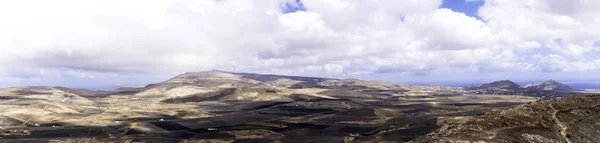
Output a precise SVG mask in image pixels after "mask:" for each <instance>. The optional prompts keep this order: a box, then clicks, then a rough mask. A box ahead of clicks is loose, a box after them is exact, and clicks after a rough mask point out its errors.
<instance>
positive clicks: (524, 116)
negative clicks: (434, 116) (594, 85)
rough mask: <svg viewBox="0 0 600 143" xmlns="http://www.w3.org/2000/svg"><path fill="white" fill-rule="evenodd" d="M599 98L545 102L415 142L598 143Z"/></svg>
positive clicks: (577, 98) (504, 111)
mask: <svg viewBox="0 0 600 143" xmlns="http://www.w3.org/2000/svg"><path fill="white" fill-rule="evenodd" d="M599 105H600V95H591V96H578V97H569V98H565V99H560V100H544V101H539V102H535V103H532V104H525V105H522V106H518V107H514V108H510V109H505V110H501V111H497V112H492V113H489V114H486V115H484V116H481V117H478V118H475V119H472V120H469V121H467V122H466V123H465V124H460V125H451V126H445V127H442V128H441V129H440V130H438V131H436V132H435V133H433V134H430V135H428V136H426V137H422V138H420V139H418V140H415V141H414V142H418V143H420V142H544V143H564V142H599V141H600V136H598V135H600V130H598V128H600V120H598V118H600V114H599V113H600V106H599Z"/></svg>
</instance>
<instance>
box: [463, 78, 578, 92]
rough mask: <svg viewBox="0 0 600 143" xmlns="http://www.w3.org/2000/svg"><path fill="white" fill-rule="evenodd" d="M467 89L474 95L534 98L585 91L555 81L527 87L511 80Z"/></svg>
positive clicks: (532, 84)
mask: <svg viewBox="0 0 600 143" xmlns="http://www.w3.org/2000/svg"><path fill="white" fill-rule="evenodd" d="M465 89H466V90H467V91H470V92H473V93H482V94H519V95H521V94H530V95H534V96H546V95H549V94H552V93H575V92H580V91H583V90H580V89H575V88H573V87H571V86H568V85H565V84H562V83H560V82H557V81H554V80H548V81H544V82H537V83H529V84H527V85H525V86H519V85H518V84H516V83H514V82H512V81H510V80H500V81H494V82H491V83H485V84H481V85H479V86H475V87H466V88H465Z"/></svg>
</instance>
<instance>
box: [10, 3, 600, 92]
mask: <svg viewBox="0 0 600 143" xmlns="http://www.w3.org/2000/svg"><path fill="white" fill-rule="evenodd" d="M599 6H600V1H594V0H570V1H565V0H401V1H400V0H327V1H324V0H200V1H198V0H127V1H122V0H102V1H96V0H53V1H47V0H19V1H0V19H1V22H0V87H12V86H23V85H45V86H65V87H75V88H88V89H111V88H116V87H121V86H144V85H146V84H149V83H155V82H160V81H163V80H166V79H169V78H171V77H173V76H175V75H178V74H182V73H184V72H190V71H206V70H213V69H218V70H225V71H233V72H252V73H270V74H285V75H299V76H318V77H332V78H359V79H366V80H384V81H391V82H397V83H404V84H424V85H473V84H478V83H482V82H490V81H494V80H503V79H510V80H513V81H515V82H517V83H520V84H525V83H527V82H534V81H542V80H548V79H554V80H557V81H562V82H565V83H569V84H571V85H575V86H580V87H585V88H595V87H599V88H600V82H598V81H600V75H598V74H597V73H599V72H600V53H599V52H600V27H599V26H597V25H600V9H597V7H599ZM595 85H598V86H595Z"/></svg>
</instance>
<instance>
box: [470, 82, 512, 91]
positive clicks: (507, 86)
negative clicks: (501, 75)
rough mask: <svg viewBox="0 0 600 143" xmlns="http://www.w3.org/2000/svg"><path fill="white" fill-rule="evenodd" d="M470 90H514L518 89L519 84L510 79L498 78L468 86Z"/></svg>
mask: <svg viewBox="0 0 600 143" xmlns="http://www.w3.org/2000/svg"><path fill="white" fill-rule="evenodd" d="M468 89H470V90H491V91H516V90H520V89H521V86H519V85H518V84H516V83H514V82H512V81H510V80H500V81H494V82H491V83H485V84H481V85H479V86H477V87H470V88H468Z"/></svg>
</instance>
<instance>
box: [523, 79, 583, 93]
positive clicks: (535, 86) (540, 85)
mask: <svg viewBox="0 0 600 143" xmlns="http://www.w3.org/2000/svg"><path fill="white" fill-rule="evenodd" d="M523 88H526V89H528V90H542V91H554V92H574V91H581V90H579V89H575V88H573V87H571V86H568V85H565V84H562V83H560V82H557V81H554V80H548V81H544V82H537V83H530V84H527V85H525V86H523Z"/></svg>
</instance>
